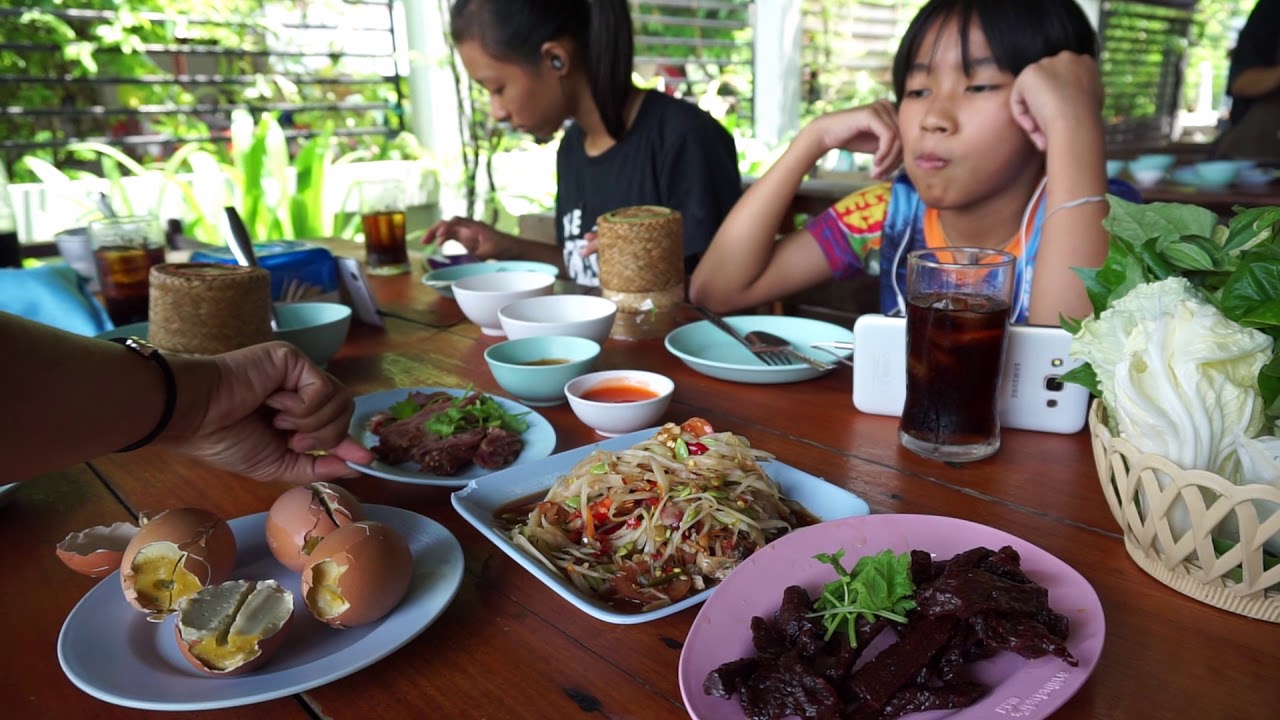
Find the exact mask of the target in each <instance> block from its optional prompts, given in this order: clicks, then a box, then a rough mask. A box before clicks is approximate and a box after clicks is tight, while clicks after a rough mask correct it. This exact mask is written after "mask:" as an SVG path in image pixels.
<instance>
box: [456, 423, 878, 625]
mask: <svg viewBox="0 0 1280 720" xmlns="http://www.w3.org/2000/svg"><path fill="white" fill-rule="evenodd" d="M657 431H658V428H656V427H654V428H649V429H648V430H639V431H637V432H633V433H631V434H629V435H621V436H619V437H615V438H610V439H608V440H605V441H602V442H598V443H595V444H592V445H584V446H582V447H580V448H575V449H573V450H567V451H565V452H562V453H560V454H558V455H552V456H550V457H545V458H542V459H541V460H535V461H533V462H530V463H526V464H523V465H520V466H519V467H512V468H508V469H506V470H500V471H498V472H495V473H493V474H491V475H486V476H485V477H482V478H476V479H474V480H472V481H471V482H470V483H469V484H468V485H467V486H466V487H465V488H463V489H461V490H459V491H458V492H456V493H454V494H453V498H452V499H453V507H454V508H455V509H457V511H458V512H459V513H460V514H461V515H462V517H464V518H466V520H467V522H469V523H471V524H472V525H474V526H475V527H476V529H477V530H479V531H480V532H481V534H483V535H484V536H485V537H487V538H489V540H491V541H492V542H493V544H494V545H497V546H498V548H499V549H500V550H502V551H503V552H505V553H506V554H507V555H510V556H511V558H512V559H513V560H515V561H516V562H517V563H520V565H521V566H522V567H524V569H526V570H528V571H529V572H531V573H533V576H534V577H536V578H538V579H539V580H541V581H542V582H543V583H545V584H546V585H547V587H549V588H551V589H552V590H554V591H555V592H556V593H557V594H559V595H560V597H562V598H564V599H565V600H568V601H569V602H570V603H572V604H573V605H575V606H577V608H578V609H579V610H581V611H583V612H585V613H587V614H588V615H590V616H592V617H594V618H597V619H599V620H604V621H605V622H611V623H615V624H618V625H634V624H637V623H643V622H648V621H650V620H657V619H658V618H660V617H666V616H667V615H671V614H672V613H677V612H680V611H681V610H684V609H685V608H687V607H692V606H694V605H697V604H698V603H700V602H702V601H704V600H706V599H707V597H708V596H709V595H710V594H711V592H712V591H713V590H714V589H715V588H711V589H708V590H704V591H702V592H700V593H697V594H694V595H690V596H689V597H687V598H685V599H684V600H681V601H680V602H677V603H673V604H671V605H668V606H667V607H664V608H659V609H657V610H650V611H649V612H640V613H628V612H619V611H618V610H617V609H615V608H613V607H611V606H609V605H608V604H606V603H603V602H601V601H599V600H597V599H596V598H593V597H590V596H588V595H586V594H584V593H582V592H580V591H579V590H578V589H577V588H575V587H574V586H573V584H572V583H570V582H569V581H568V580H567V579H565V578H564V577H562V576H561V575H560V574H559V573H556V572H553V571H552V570H550V569H548V568H547V567H546V566H545V565H543V564H542V563H541V562H539V561H538V560H536V559H534V558H533V557H531V556H529V555H528V554H526V553H525V552H524V551H523V550H520V549H519V548H517V547H516V546H515V545H514V544H512V543H511V541H510V540H508V539H507V536H506V534H505V533H504V532H503V531H502V530H501V529H500V528H499V523H498V521H497V519H496V518H495V517H494V516H495V514H496V513H497V511H498V510H499V509H500V508H502V507H503V506H504V505H507V504H508V503H511V502H514V501H516V500H520V499H522V498H526V497H529V496H531V495H535V494H538V495H542V494H545V493H546V491H547V490H548V489H550V487H551V485H552V484H553V483H555V481H556V480H558V479H559V478H560V477H561V476H562V475H566V474H568V472H569V471H570V470H572V469H573V466H574V465H576V464H578V461H580V460H581V459H582V458H584V457H586V456H587V455H588V454H590V453H591V452H592V451H594V450H597V449H603V450H625V449H627V448H629V447H631V446H633V445H635V444H636V443H638V442H640V441H642V440H645V439H647V438H650V437H653V435H654V433H656V432H657ZM764 470H765V472H766V473H768V474H769V477H771V478H773V479H774V481H775V482H777V483H778V485H779V486H780V487H781V488H782V494H783V495H784V496H786V497H787V498H788V499H790V500H794V501H795V502H798V503H800V504H801V505H802V506H804V509H805V510H808V511H809V512H810V513H811V514H813V515H814V516H815V517H817V518H818V519H819V520H824V521H825V520H835V519H837V518H844V517H853V516H855V515H866V514H868V513H869V512H870V508H868V507H867V503H866V502H864V501H863V500H862V498H860V497H858V496H857V495H854V494H853V493H851V492H849V491H848V490H845V489H844V488H841V487H837V486H835V485H832V484H831V483H829V482H827V481H826V480H823V479H822V478H820V477H816V476H814V475H810V474H809V473H807V472H804V471H803V470H798V469H796V468H794V467H792V466H790V465H787V464H786V463H781V462H778V461H776V460H774V461H772V462H769V463H765V464H764Z"/></svg>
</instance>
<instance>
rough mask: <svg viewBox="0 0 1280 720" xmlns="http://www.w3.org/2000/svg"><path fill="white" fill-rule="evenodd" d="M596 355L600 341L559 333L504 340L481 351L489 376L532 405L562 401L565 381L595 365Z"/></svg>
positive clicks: (543, 405)
mask: <svg viewBox="0 0 1280 720" xmlns="http://www.w3.org/2000/svg"><path fill="white" fill-rule="evenodd" d="M599 356H600V343H598V342H596V341H594V340H588V339H587V338H580V337H568V336H561V335H538V336H536V337H527V338H519V339H517V340H507V341H505V342H500V343H498V344H496V345H492V346H490V347H489V348H488V349H487V350H485V351H484V360H485V362H487V363H488V364H489V372H491V373H493V379H494V380H497V381H498V384H499V385H501V386H502V389H503V390H506V391H507V392H508V393H510V394H511V396H512V397H514V398H516V399H517V400H519V401H520V402H522V403H524V404H525V405H530V406H533V407H549V406H551V405H559V404H560V403H563V402H564V387H565V384H566V383H568V382H569V381H571V380H573V379H574V378H576V377H578V376H579V375H582V374H583V373H589V372H591V371H592V370H593V369H595V366H596V358H598V357H599Z"/></svg>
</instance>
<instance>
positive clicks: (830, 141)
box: [810, 100, 902, 178]
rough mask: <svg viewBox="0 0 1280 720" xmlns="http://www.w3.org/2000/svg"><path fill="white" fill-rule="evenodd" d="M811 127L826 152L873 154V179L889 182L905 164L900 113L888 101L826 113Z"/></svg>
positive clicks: (878, 101)
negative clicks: (839, 150) (839, 151)
mask: <svg viewBox="0 0 1280 720" xmlns="http://www.w3.org/2000/svg"><path fill="white" fill-rule="evenodd" d="M810 127H812V128H814V131H816V132H817V133H818V137H819V142H821V143H822V147H823V148H825V149H826V150H832V149H836V148H839V149H842V150H848V151H850V152H861V153H874V157H873V158H872V164H871V175H872V176H873V177H877V178H886V177H888V176H889V175H891V174H892V173H893V171H894V170H896V169H897V168H898V166H899V165H901V164H902V138H901V136H900V135H899V134H898V110H897V108H895V107H894V106H893V103H891V102H889V101H888V100H877V101H875V102H873V103H871V104H869V105H863V106H861V107H856V108H850V109H848V110H840V111H838V112H832V113H827V114H826V115H823V116H822V117H820V118H818V119H817V120H814V121H813V123H812V124H811V125H810Z"/></svg>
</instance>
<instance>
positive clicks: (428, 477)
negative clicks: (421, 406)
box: [347, 387, 556, 488]
mask: <svg viewBox="0 0 1280 720" xmlns="http://www.w3.org/2000/svg"><path fill="white" fill-rule="evenodd" d="M436 391H439V392H446V393H449V394H450V395H453V396H454V397H460V396H463V395H466V394H467V391H466V390H459V389H457V388H446V387H418V388H400V389H398V390H383V391H382V392H376V393H371V394H369V395H361V396H360V397H358V398H356V410H355V413H354V414H353V415H352V416H351V428H350V431H351V436H352V437H354V438H355V439H356V440H358V441H359V442H360V444H362V445H364V446H365V447H367V448H372V447H373V446H375V445H377V444H378V436H377V435H374V434H373V433H371V432H369V428H368V425H369V418H371V417H373V415H374V413H378V412H382V411H383V410H386V409H387V408H389V407H391V406H392V405H394V404H395V403H398V402H400V401H401V400H404V399H405V398H406V397H408V396H409V393H411V392H424V393H430V392H436ZM489 397H492V398H493V399H494V400H495V401H497V403H498V404H499V405H501V406H502V409H503V410H506V411H507V412H509V413H511V414H512V415H523V416H524V419H525V422H527V423H529V428H528V429H527V430H525V431H524V432H523V433H521V435H520V437H521V439H523V440H524V449H522V450H521V451H520V456H519V457H517V458H516V459H515V462H513V463H511V464H510V465H508V466H507V467H505V468H500V469H498V470H486V469H485V468H482V467H480V466H478V465H474V464H469V465H467V466H465V467H464V468H462V472H459V473H458V474H457V475H432V474H430V473H424V472H422V470H421V469H420V468H419V466H418V464H417V463H414V462H408V463H405V464H403V465H388V464H386V463H384V462H382V461H381V460H374V461H373V462H372V463H370V464H368V465H360V464H357V463H353V462H348V463H347V465H350V466H351V467H353V468H355V469H356V470H359V471H360V472H363V473H367V474H369V475H373V476H375V477H380V478H385V479H387V480H398V481H400V482H405V483H411V484H414V485H436V486H440V487H452V488H460V487H465V486H466V484H467V483H468V482H471V481H472V480H473V479H475V478H478V477H484V476H485V475H490V474H492V473H495V472H501V471H502V470H506V469H507V468H510V467H514V466H516V465H521V464H524V463H527V462H531V461H533V460H538V459H540V458H544V457H546V456H548V455H550V454H551V451H552V450H555V449H556V430H555V428H553V427H551V423H549V422H547V419H546V418H544V417H542V416H541V415H539V414H538V413H536V412H534V411H533V410H530V409H529V408H527V407H525V406H524V405H521V404H520V403H518V402H515V401H514V400H508V399H507V398H504V397H500V396H498V395H490V396H489Z"/></svg>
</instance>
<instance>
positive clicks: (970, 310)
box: [900, 294, 1009, 446]
mask: <svg viewBox="0 0 1280 720" xmlns="http://www.w3.org/2000/svg"><path fill="white" fill-rule="evenodd" d="M1008 328H1009V303H1008V302H1006V301H1005V300H1004V299H1003V298H993V297H981V296H974V297H957V296H948V295H941V294H936V295H935V294H922V295H920V296H917V297H912V298H911V300H910V302H908V304H907V376H908V379H907V398H906V403H905V405H904V406H903V410H902V424H901V426H900V430H901V432H903V433H905V434H906V435H908V436H910V437H911V438H913V439H915V440H918V441H920V442H923V443H929V444H931V445H942V446H979V445H984V444H987V443H993V442H994V443H999V437H1000V435H999V433H1000V426H999V422H1000V421H999V414H998V413H997V412H996V410H997V407H996V405H997V403H998V402H999V398H998V394H999V390H1000V374H1001V373H1000V370H1001V369H1002V368H1003V367H1004V350H1005V335H1006V333H1007V332H1008Z"/></svg>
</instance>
